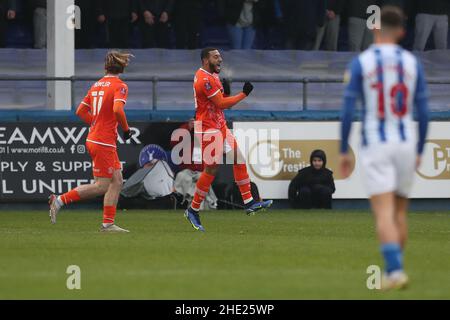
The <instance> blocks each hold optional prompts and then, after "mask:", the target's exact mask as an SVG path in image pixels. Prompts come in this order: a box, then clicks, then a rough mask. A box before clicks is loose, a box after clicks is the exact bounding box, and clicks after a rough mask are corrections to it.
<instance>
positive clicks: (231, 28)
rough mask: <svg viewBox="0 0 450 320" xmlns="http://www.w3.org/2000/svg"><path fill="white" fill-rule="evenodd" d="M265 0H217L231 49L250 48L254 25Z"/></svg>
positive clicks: (257, 23)
mask: <svg viewBox="0 0 450 320" xmlns="http://www.w3.org/2000/svg"><path fill="white" fill-rule="evenodd" d="M266 3H267V0H219V11H220V13H221V15H222V16H223V17H224V18H225V22H226V24H227V29H228V34H229V37H230V42H231V49H251V48H252V46H253V41H254V40H255V34H256V27H257V26H258V25H259V23H260V22H261V21H260V19H261V14H262V11H263V7H264V5H265V4H266Z"/></svg>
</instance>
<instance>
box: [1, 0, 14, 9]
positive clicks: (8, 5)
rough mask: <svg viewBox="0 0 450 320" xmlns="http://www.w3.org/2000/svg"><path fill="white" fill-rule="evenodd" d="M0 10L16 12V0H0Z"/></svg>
mask: <svg viewBox="0 0 450 320" xmlns="http://www.w3.org/2000/svg"><path fill="white" fill-rule="evenodd" d="M0 10H3V11H7V10H14V11H15V10H17V0H0Z"/></svg>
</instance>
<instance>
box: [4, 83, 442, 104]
mask: <svg viewBox="0 0 450 320" xmlns="http://www.w3.org/2000/svg"><path fill="white" fill-rule="evenodd" d="M225 78H226V77H225ZM98 79H99V77H78V76H73V77H41V76H0V82H2V81H70V83H71V97H72V101H71V104H72V108H76V106H77V105H78V103H77V102H76V101H75V82H80V81H92V82H94V81H98ZM122 79H123V80H124V81H126V82H151V83H152V110H158V82H192V81H193V79H192V78H175V77H164V76H162V77H157V76H151V77H126V76H124V77H122ZM226 79H227V80H228V81H230V83H233V82H245V81H251V82H254V83H301V84H302V110H304V111H305V110H307V109H308V87H309V84H311V83H322V84H323V83H343V79H342V78H320V77H314V78H312V77H299V78H297V79H292V78H290V79H285V78H263V77H261V78H253V79H252V78H226ZM427 83H428V84H430V85H438V84H450V79H444V80H433V79H430V80H428V81H427Z"/></svg>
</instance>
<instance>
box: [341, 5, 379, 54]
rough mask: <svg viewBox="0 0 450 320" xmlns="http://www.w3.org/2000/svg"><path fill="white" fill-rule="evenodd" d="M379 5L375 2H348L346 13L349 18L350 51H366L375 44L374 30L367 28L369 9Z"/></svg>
mask: <svg viewBox="0 0 450 320" xmlns="http://www.w3.org/2000/svg"><path fill="white" fill-rule="evenodd" d="M374 4H375V5H377V4H378V3H377V1H374V0H347V1H346V6H345V9H346V13H347V16H348V42H349V49H350V51H364V50H366V49H367V48H368V47H369V46H370V45H371V44H372V42H373V34H372V30H369V28H367V19H368V18H369V14H368V13H367V8H368V7H369V6H371V5H374Z"/></svg>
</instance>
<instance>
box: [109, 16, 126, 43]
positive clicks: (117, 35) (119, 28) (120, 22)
mask: <svg viewBox="0 0 450 320" xmlns="http://www.w3.org/2000/svg"><path fill="white" fill-rule="evenodd" d="M108 38H109V47H111V48H119V49H122V48H129V46H130V19H129V18H120V19H109V20H108Z"/></svg>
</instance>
